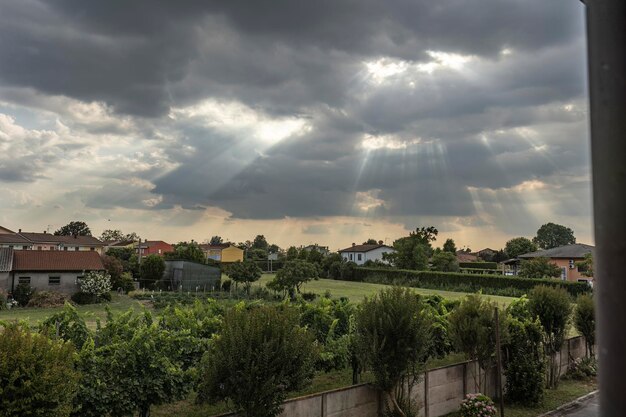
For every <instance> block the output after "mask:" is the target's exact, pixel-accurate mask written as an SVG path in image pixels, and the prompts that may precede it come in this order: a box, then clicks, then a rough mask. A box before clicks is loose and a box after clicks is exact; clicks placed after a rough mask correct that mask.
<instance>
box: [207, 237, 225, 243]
mask: <svg viewBox="0 0 626 417" xmlns="http://www.w3.org/2000/svg"><path fill="white" fill-rule="evenodd" d="M222 243H224V239H222V237H221V236H217V235H216V236H213V237H211V240H209V245H221V244H222Z"/></svg>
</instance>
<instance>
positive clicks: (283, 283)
mask: <svg viewBox="0 0 626 417" xmlns="http://www.w3.org/2000/svg"><path fill="white" fill-rule="evenodd" d="M318 278H319V270H318V268H317V265H315V264H311V263H309V262H307V261H304V260H301V259H295V260H292V261H286V262H285V265H284V266H283V267H282V268H281V269H280V270H279V271H278V272H277V273H276V277H274V279H273V280H272V281H270V282H269V283H268V284H267V286H268V287H269V288H270V289H272V290H274V291H283V292H289V293H290V294H291V295H295V292H298V293H299V292H300V288H301V286H302V284H304V283H306V282H309V281H311V280H317V279H318Z"/></svg>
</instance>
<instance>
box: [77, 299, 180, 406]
mask: <svg viewBox="0 0 626 417" xmlns="http://www.w3.org/2000/svg"><path fill="white" fill-rule="evenodd" d="M181 359H182V358H181V357H180V356H179V352H178V351H177V350H176V349H175V345H174V344H172V343H171V334H170V332H169V331H167V330H164V329H162V328H161V327H160V326H159V325H158V324H157V323H154V321H153V319H152V316H151V315H150V314H149V313H147V312H144V313H143V314H140V315H134V314H133V313H132V311H129V312H127V313H125V314H122V315H120V316H118V317H113V316H112V315H111V314H109V315H108V317H107V322H106V324H105V325H104V326H99V327H98V328H97V330H96V334H95V337H94V339H91V338H90V339H88V340H87V342H86V343H85V344H84V345H83V347H82V349H81V351H80V354H79V358H78V365H77V367H78V370H79V371H80V372H81V374H82V378H81V383H80V388H79V392H78V395H77V397H76V398H77V403H76V405H75V410H74V415H75V416H81V417H83V416H84V417H100V416H102V415H110V416H111V417H122V416H126V415H131V414H134V413H136V412H139V416H140V417H147V416H148V415H149V411H150V407H151V406H152V405H157V404H163V403H168V402H171V401H176V400H179V399H181V398H183V397H184V396H185V395H186V394H187V392H188V391H189V389H190V388H191V380H190V374H189V372H186V371H184V370H183V369H182V367H181V363H180V361H181Z"/></svg>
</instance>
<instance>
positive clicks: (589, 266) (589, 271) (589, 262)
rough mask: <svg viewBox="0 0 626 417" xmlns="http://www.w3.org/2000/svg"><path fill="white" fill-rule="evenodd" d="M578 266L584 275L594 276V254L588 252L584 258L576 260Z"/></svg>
mask: <svg viewBox="0 0 626 417" xmlns="http://www.w3.org/2000/svg"><path fill="white" fill-rule="evenodd" d="M576 268H578V272H580V273H581V274H582V275H584V276H586V277H593V255H592V254H591V253H588V254H586V255H585V259H584V260H582V261H580V262H576Z"/></svg>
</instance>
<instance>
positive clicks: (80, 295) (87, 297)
mask: <svg viewBox="0 0 626 417" xmlns="http://www.w3.org/2000/svg"><path fill="white" fill-rule="evenodd" d="M70 299H71V300H72V301H73V302H75V303H76V304H79V305H85V304H98V303H100V302H102V301H103V300H104V301H111V293H104V294H102V295H101V296H100V298H98V297H96V296H95V295H93V294H88V293H86V292H82V291H79V292H75V293H74V294H72V296H71V297H70Z"/></svg>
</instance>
